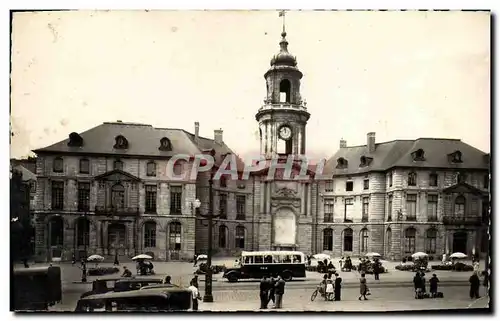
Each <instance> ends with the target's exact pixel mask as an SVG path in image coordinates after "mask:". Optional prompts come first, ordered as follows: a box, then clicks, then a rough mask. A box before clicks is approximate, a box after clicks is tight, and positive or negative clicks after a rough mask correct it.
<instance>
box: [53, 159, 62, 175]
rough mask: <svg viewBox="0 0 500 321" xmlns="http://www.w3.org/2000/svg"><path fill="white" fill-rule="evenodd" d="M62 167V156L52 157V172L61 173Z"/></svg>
mask: <svg viewBox="0 0 500 321" xmlns="http://www.w3.org/2000/svg"><path fill="white" fill-rule="evenodd" d="M63 167H64V161H63V159H62V157H56V158H54V163H53V164H52V171H53V172H54V173H62V172H63Z"/></svg>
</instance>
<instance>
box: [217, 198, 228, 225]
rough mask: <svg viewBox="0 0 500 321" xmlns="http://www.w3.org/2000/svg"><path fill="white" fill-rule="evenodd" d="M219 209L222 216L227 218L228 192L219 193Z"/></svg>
mask: <svg viewBox="0 0 500 321" xmlns="http://www.w3.org/2000/svg"><path fill="white" fill-rule="evenodd" d="M219 211H220V218H222V219H227V195H226V194H220V195H219Z"/></svg>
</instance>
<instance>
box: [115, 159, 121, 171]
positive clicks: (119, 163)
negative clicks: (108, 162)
mask: <svg viewBox="0 0 500 321" xmlns="http://www.w3.org/2000/svg"><path fill="white" fill-rule="evenodd" d="M113 169H115V170H120V171H122V170H123V162H122V161H121V160H115V161H114V163H113Z"/></svg>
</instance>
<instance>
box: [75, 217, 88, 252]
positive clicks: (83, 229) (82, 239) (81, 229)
mask: <svg viewBox="0 0 500 321" xmlns="http://www.w3.org/2000/svg"><path fill="white" fill-rule="evenodd" d="M76 231H77V237H76V246H85V245H89V232H90V222H89V220H88V219H86V218H84V217H82V218H79V219H78V221H77V224H76Z"/></svg>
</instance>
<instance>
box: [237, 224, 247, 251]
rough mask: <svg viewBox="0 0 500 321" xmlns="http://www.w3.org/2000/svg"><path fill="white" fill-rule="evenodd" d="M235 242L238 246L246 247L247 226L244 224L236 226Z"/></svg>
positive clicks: (240, 247) (239, 247)
mask: <svg viewBox="0 0 500 321" xmlns="http://www.w3.org/2000/svg"><path fill="white" fill-rule="evenodd" d="M235 243H236V244H235V245H236V248H238V249H244V248H245V228H244V227H243V226H237V227H236V235H235Z"/></svg>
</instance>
